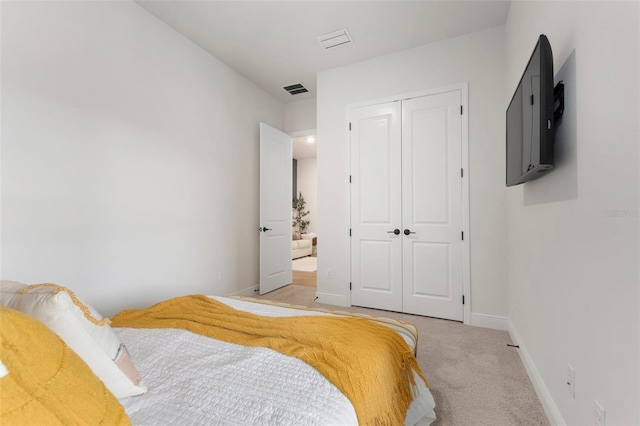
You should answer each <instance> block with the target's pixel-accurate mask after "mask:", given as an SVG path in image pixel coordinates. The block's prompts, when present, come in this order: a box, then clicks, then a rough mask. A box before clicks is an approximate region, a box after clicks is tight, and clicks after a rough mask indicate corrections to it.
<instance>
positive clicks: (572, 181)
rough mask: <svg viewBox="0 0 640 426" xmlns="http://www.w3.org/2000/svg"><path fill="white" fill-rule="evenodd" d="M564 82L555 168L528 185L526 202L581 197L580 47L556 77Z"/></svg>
mask: <svg viewBox="0 0 640 426" xmlns="http://www.w3.org/2000/svg"><path fill="white" fill-rule="evenodd" d="M560 80H562V81H563V82H564V114H563V116H562V118H561V121H560V122H559V123H556V124H557V126H558V127H557V130H556V136H555V152H554V153H555V163H556V164H555V170H553V171H552V172H551V173H549V174H548V175H546V176H543V177H542V178H540V179H537V180H534V181H531V182H527V183H526V184H525V185H524V189H523V196H524V205H525V206H531V205H536V204H544V203H553V202H556V201H566V200H574V199H576V198H578V143H577V142H578V141H577V123H576V51H575V50H574V51H573V52H571V55H569V57H568V58H567V60H566V61H565V63H564V64H563V65H562V68H560V70H559V71H558V73H557V74H556V77H555V83H556V84H557V83H558V82H560Z"/></svg>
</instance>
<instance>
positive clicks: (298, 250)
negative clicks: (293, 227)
mask: <svg viewBox="0 0 640 426" xmlns="http://www.w3.org/2000/svg"><path fill="white" fill-rule="evenodd" d="M315 237H316V234H314V233H313V232H311V233H309V234H302V235H301V239H299V240H291V258H292V259H297V258H299V257H304V256H310V255H311V253H312V251H313V247H312V242H313V239H314V238H315Z"/></svg>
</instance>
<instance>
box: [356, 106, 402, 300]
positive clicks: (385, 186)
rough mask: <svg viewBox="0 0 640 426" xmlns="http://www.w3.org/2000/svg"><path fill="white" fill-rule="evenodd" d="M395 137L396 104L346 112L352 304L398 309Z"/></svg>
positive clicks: (399, 265) (399, 240)
mask: <svg viewBox="0 0 640 426" xmlns="http://www.w3.org/2000/svg"><path fill="white" fill-rule="evenodd" d="M400 137H401V125H400V102H390V103H386V104H380V105H374V106H369V107H363V108H357V109H354V110H352V111H351V179H352V180H351V285H352V290H351V304H352V305H358V306H367V307H372V308H378V309H387V310H392V311H402V263H401V259H402V235H401V234H400V233H399V230H400V228H401V226H402V224H401V221H402V215H401V213H402V208H401V202H402V199H401V195H402V194H401V173H400V165H401V152H400V149H401V139H400ZM396 229H397V230H398V232H397V233H394V230H396Z"/></svg>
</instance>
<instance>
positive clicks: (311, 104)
mask: <svg viewBox="0 0 640 426" xmlns="http://www.w3.org/2000/svg"><path fill="white" fill-rule="evenodd" d="M316 115H317V114H316V100H315V98H314V99H307V100H304V101H297V102H289V103H286V104H284V131H285V132H287V133H293V132H300V131H304V130H313V129H315V128H316V125H317V124H316Z"/></svg>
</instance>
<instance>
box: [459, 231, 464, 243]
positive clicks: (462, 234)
mask: <svg viewBox="0 0 640 426" xmlns="http://www.w3.org/2000/svg"><path fill="white" fill-rule="evenodd" d="M460 234H461V236H462V241H464V231H462V232H460Z"/></svg>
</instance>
